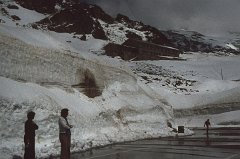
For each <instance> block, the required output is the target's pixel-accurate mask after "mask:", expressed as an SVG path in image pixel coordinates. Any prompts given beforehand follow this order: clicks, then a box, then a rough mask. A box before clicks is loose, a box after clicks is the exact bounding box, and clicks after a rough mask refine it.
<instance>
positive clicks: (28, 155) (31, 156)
mask: <svg viewBox="0 0 240 159" xmlns="http://www.w3.org/2000/svg"><path fill="white" fill-rule="evenodd" d="M24 159H35V139H31V140H30V142H29V143H28V144H25V152H24Z"/></svg>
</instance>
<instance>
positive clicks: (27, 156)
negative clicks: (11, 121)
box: [24, 111, 38, 159]
mask: <svg viewBox="0 0 240 159" xmlns="http://www.w3.org/2000/svg"><path fill="white" fill-rule="evenodd" d="M34 117H35V112H33V111H30V112H29V113H28V114H27V118H28V120H27V121H26V122H25V134H24V144H25V152H24V159H35V130H37V129H38V126H37V124H36V123H35V122H34V121H33V119H34Z"/></svg>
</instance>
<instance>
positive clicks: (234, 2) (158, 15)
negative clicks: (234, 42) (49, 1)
mask: <svg viewBox="0 0 240 159" xmlns="http://www.w3.org/2000/svg"><path fill="white" fill-rule="evenodd" d="M80 1H81V2H87V3H93V4H97V5H99V6H101V7H102V8H103V9H104V10H105V11H106V12H108V13H110V14H111V15H113V16H114V15H116V14H117V13H122V14H126V15H128V16H129V17H131V18H132V19H135V20H140V21H143V22H144V23H147V24H150V25H153V26H155V27H158V28H159V29H187V30H195V31H199V32H201V33H204V34H211V33H224V32H227V31H232V32H239V31H240V29H239V28H240V21H239V17H238V15H239V12H240V5H239V4H240V1H239V0H228V1H226V0H211V1H209V0H181V1H180V0H167V1H166V0H148V1H146V0H111V1H109V0H80Z"/></svg>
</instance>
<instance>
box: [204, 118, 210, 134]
mask: <svg viewBox="0 0 240 159" xmlns="http://www.w3.org/2000/svg"><path fill="white" fill-rule="evenodd" d="M210 125H211V124H210V121H209V119H207V120H206V121H205V123H204V127H206V128H207V129H206V131H207V137H208V130H209V126H210Z"/></svg>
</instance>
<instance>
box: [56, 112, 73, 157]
mask: <svg viewBox="0 0 240 159" xmlns="http://www.w3.org/2000/svg"><path fill="white" fill-rule="evenodd" d="M68 111H69V110H68V109H67V108H64V109H62V110H61V116H60V117H59V121H58V124H59V139H60V143H61V157H60V159H70V146H71V131H70V129H71V128H72V127H73V126H72V125H70V124H69V123H68V120H67V116H68Z"/></svg>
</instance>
